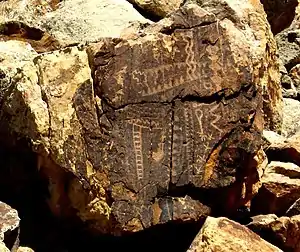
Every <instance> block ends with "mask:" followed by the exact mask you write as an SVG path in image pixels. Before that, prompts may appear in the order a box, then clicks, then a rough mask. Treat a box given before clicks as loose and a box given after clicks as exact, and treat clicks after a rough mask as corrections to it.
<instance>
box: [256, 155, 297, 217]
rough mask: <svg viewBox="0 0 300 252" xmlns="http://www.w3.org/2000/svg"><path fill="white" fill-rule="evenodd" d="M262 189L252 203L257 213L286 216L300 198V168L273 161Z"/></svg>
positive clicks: (267, 169) (264, 176)
mask: <svg viewBox="0 0 300 252" xmlns="http://www.w3.org/2000/svg"><path fill="white" fill-rule="evenodd" d="M261 182H262V187H261V188H260V190H259V192H258V194H257V196H256V197H255V198H254V200H253V202H252V209H251V210H253V212H255V213H264V214H267V213H275V214H277V215H282V214H284V213H285V212H286V211H287V209H288V208H289V207H290V206H291V205H292V203H293V202H294V201H295V200H296V199H298V198H299V197H300V167H299V166H297V165H295V164H293V163H283V162H277V161H272V162H271V163H270V164H269V165H268V166H267V168H266V170H265V172H264V175H263V176H262V179H261Z"/></svg>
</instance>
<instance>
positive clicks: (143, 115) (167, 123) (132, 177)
mask: <svg viewBox="0 0 300 252" xmlns="http://www.w3.org/2000/svg"><path fill="white" fill-rule="evenodd" d="M171 116H172V115H171V107H170V105H161V104H145V105H130V106H127V107H126V108H124V109H120V110H118V111H117V112H115V114H114V116H111V117H112V119H113V117H114V120H113V121H112V124H113V128H114V129H113V131H112V136H113V139H112V142H114V144H113V146H114V148H115V149H114V150H115V154H114V155H111V156H112V157H111V158H113V159H115V160H117V163H118V165H115V166H114V167H112V171H111V172H112V173H114V174H117V177H116V180H121V181H126V183H127V186H129V188H131V189H132V190H134V191H135V192H136V193H139V195H140V197H141V198H143V199H146V198H149V197H150V198H151V195H152V196H155V195H156V193H157V192H156V190H157V188H156V187H157V186H160V187H163V188H166V187H167V185H168V181H169V175H170V170H169V169H170V159H171V157H170V155H171ZM120 157H122V158H121V159H120ZM149 183H151V184H153V186H152V187H151V186H150V187H149V186H148V187H146V185H147V184H149Z"/></svg>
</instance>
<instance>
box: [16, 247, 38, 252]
mask: <svg viewBox="0 0 300 252" xmlns="http://www.w3.org/2000/svg"><path fill="white" fill-rule="evenodd" d="M17 252H34V250H33V249H31V248H28V247H19V248H18V250H17Z"/></svg>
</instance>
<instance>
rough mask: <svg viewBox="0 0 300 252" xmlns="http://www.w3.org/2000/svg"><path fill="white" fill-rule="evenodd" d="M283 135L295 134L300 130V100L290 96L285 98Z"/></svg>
mask: <svg viewBox="0 0 300 252" xmlns="http://www.w3.org/2000/svg"><path fill="white" fill-rule="evenodd" d="M283 101H284V106H283V119H282V135H283V136H285V137H291V136H293V135H294V134H295V133H296V132H297V131H299V130H300V102H299V101H297V100H294V99H290V98H284V99H283Z"/></svg>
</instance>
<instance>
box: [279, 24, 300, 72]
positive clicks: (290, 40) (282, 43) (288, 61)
mask: <svg viewBox="0 0 300 252" xmlns="http://www.w3.org/2000/svg"><path fill="white" fill-rule="evenodd" d="M275 38H276V42H277V45H278V53H279V57H280V59H281V60H282V63H283V64H284V66H285V67H286V68H287V70H288V71H289V70H290V69H291V68H292V67H293V66H295V65H297V64H299V63H300V43H299V39H300V32H299V30H293V31H291V30H288V29H287V30H284V31H282V32H280V33H279V34H277V35H276V37H275Z"/></svg>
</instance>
